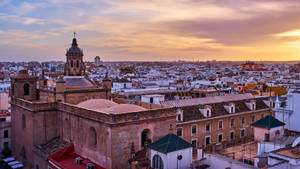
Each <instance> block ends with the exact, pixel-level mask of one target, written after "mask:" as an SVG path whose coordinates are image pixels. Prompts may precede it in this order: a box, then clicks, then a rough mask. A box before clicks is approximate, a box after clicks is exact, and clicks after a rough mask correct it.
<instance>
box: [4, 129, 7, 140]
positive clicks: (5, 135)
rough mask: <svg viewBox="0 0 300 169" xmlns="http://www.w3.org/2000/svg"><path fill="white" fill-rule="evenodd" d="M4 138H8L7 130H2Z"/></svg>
mask: <svg viewBox="0 0 300 169" xmlns="http://www.w3.org/2000/svg"><path fill="white" fill-rule="evenodd" d="M4 138H8V130H4Z"/></svg>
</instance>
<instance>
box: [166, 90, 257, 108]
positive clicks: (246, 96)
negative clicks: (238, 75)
mask: <svg viewBox="0 0 300 169" xmlns="http://www.w3.org/2000/svg"><path fill="white" fill-rule="evenodd" d="M254 98H255V97H254V96H253V95H252V94H250V93H246V94H231V95H225V96H213V97H204V98H193V99H185V100H171V101H164V102H162V103H161V104H162V105H165V106H173V107H184V106H193V105H200V104H212V103H221V102H233V101H238V100H245V99H254Z"/></svg>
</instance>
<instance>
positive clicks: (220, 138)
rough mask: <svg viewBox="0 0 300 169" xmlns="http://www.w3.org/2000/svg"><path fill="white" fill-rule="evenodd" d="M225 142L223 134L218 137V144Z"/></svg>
mask: <svg viewBox="0 0 300 169" xmlns="http://www.w3.org/2000/svg"><path fill="white" fill-rule="evenodd" d="M222 141H223V134H219V135H218V142H219V143H221V142H222Z"/></svg>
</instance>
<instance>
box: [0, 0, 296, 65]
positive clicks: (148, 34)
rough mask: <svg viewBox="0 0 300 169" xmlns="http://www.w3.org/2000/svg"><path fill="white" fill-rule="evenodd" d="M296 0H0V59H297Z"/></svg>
mask: <svg viewBox="0 0 300 169" xmlns="http://www.w3.org/2000/svg"><path fill="white" fill-rule="evenodd" d="M299 7H300V2H299V1H297V0H281V1H279V0H273V1H272V0H253V1H249V0H241V1H235V0H226V1H218V0H204V1H197V0H178V1H173V0H151V1H149V0H109V1H108V0H107V1H105V0H45V1H42V2H41V1H38V0H24V1H21V2H20V1H18V0H2V1H1V2H0V51H1V53H0V61H32V60H36V61H50V60H62V61H64V60H65V49H67V48H68V47H69V46H70V43H71V40H72V38H73V32H74V31H75V32H77V35H76V37H77V39H78V44H79V47H80V48H82V49H83V52H84V55H85V56H84V60H86V61H92V60H93V59H94V57H95V56H100V57H101V59H102V60H104V61H175V60H186V61H193V60H194V61H198V60H199V61H207V60H217V61H224V60H228V61H244V60H253V61H260V60H265V61H266V60H267V61H296V60H300V23H299V22H297V21H298V20H299V19H300V15H299V14H300V8H299Z"/></svg>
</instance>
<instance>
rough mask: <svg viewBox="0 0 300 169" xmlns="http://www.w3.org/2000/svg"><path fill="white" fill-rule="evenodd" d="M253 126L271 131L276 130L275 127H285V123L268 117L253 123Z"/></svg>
mask: <svg viewBox="0 0 300 169" xmlns="http://www.w3.org/2000/svg"><path fill="white" fill-rule="evenodd" d="M251 125H252V126H254V127H262V128H267V129H271V128H275V127H279V126H284V125H285V123H283V122H281V121H279V120H277V119H276V118H274V117H273V116H270V115H268V116H266V117H264V118H262V119H260V120H258V121H256V122H254V123H252V124H251Z"/></svg>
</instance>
